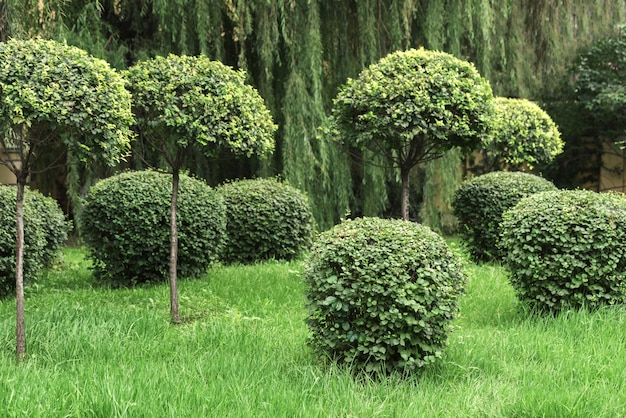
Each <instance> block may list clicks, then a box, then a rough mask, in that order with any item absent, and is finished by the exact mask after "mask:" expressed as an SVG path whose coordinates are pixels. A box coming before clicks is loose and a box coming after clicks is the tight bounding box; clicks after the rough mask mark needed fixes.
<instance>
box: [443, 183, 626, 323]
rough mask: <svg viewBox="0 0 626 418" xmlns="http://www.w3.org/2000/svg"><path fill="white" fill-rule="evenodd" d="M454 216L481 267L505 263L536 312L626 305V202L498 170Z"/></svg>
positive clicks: (465, 193) (458, 204) (461, 195)
mask: <svg viewBox="0 0 626 418" xmlns="http://www.w3.org/2000/svg"><path fill="white" fill-rule="evenodd" d="M453 206H454V212H455V214H456V215H457V217H458V218H459V223H460V226H461V231H462V238H463V240H464V241H465V243H466V245H467V247H468V248H469V251H470V254H471V256H472V258H473V259H474V260H476V261H486V260H497V261H502V262H503V263H504V264H505V265H506V267H507V268H508V270H509V272H510V282H511V284H512V286H513V287H514V289H515V292H516V294H517V296H518V298H519V299H520V301H522V302H523V303H524V304H525V305H526V306H528V307H530V308H531V309H533V310H536V311H544V312H558V311H560V310H562V309H564V308H579V307H583V306H584V307H587V308H591V309H593V308H597V307H598V306H602V305H612V304H621V303H624V302H626V198H625V197H624V196H623V195H621V194H615V193H595V192H592V191H587V190H557V189H556V188H555V187H554V186H553V185H552V184H551V183H549V182H548V181H546V180H544V179H542V178H540V177H537V176H534V175H531V174H525V173H518V172H493V173H488V174H485V175H482V176H479V177H476V178H473V179H471V180H470V181H468V182H466V183H464V184H463V185H462V186H461V188H459V189H458V190H457V192H456V194H455V198H454V203H453Z"/></svg>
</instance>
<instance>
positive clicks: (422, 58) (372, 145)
mask: <svg viewBox="0 0 626 418" xmlns="http://www.w3.org/2000/svg"><path fill="white" fill-rule="evenodd" d="M492 113H493V95H492V92H491V87H490V86H489V83H488V82H487V80H485V79H484V78H483V77H481V76H480V75H479V74H478V71H476V69H475V68H474V66H473V65H472V64H470V63H469V62H466V61H463V60H460V59H458V58H455V57H454V56H452V55H450V54H447V53H444V52H436V51H427V50H425V49H423V48H421V49H410V50H407V51H401V52H395V53H393V54H390V55H388V56H386V57H385V58H383V59H381V60H380V61H379V62H378V63H376V64H373V65H371V66H369V67H368V68H366V69H365V70H363V71H362V72H361V74H360V75H359V77H358V78H357V79H349V80H348V82H347V83H346V85H345V86H343V87H342V88H341V90H340V91H339V94H338V95H337V98H336V99H335V100H334V102H333V109H332V115H331V118H332V122H333V125H334V127H335V128H336V132H335V134H336V136H337V140H338V141H339V142H340V143H342V144H344V145H345V146H348V147H354V148H357V149H369V150H371V151H372V152H374V153H375V154H376V155H381V156H383V157H384V159H385V160H386V162H387V164H388V165H389V166H390V167H393V168H397V169H399V170H400V177H401V179H402V197H401V199H400V201H401V213H402V217H403V218H404V219H406V220H408V219H409V173H410V171H411V169H412V168H413V167H415V166H416V165H418V164H420V163H423V162H425V161H429V160H432V159H436V158H439V157H441V156H442V155H443V153H444V152H445V151H448V150H450V149H451V148H454V147H461V148H463V149H466V150H470V149H475V148H477V147H478V145H479V144H480V142H481V140H482V139H483V138H485V137H486V135H487V134H488V133H489V130H490V125H491V116H492Z"/></svg>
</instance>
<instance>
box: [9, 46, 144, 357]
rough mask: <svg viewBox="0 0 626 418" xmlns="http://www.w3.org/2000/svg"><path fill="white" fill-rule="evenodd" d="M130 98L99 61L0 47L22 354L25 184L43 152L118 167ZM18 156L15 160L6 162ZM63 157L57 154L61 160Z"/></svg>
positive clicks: (71, 53)
mask: <svg viewBox="0 0 626 418" xmlns="http://www.w3.org/2000/svg"><path fill="white" fill-rule="evenodd" d="M132 120H133V118H132V113H131V108H130V94H129V93H128V91H126V90H125V88H124V80H123V79H122V78H121V77H120V75H119V74H118V73H116V72H115V71H114V70H113V69H111V68H110V67H109V65H108V64H107V63H106V62H105V61H102V60H99V59H96V58H93V57H91V56H89V55H88V54H87V53H86V52H85V51H82V50H80V49H78V48H75V47H70V46H68V45H64V44H60V43H58V42H54V41H46V40H42V39H34V40H19V39H11V40H9V41H7V42H4V43H0V162H1V163H2V164H4V165H6V166H7V167H8V168H9V169H10V170H11V171H12V172H13V174H15V177H16V181H17V190H16V192H17V199H16V209H17V210H16V219H17V222H16V223H17V231H16V233H17V240H16V251H15V252H16V268H15V271H16V298H17V308H16V311H17V314H16V316H17V320H16V322H17V326H16V328H17V331H16V334H17V357H18V360H21V359H22V358H23V356H24V353H25V349H26V337H25V331H24V286H23V282H24V277H23V261H24V247H23V243H24V223H23V216H24V208H23V201H24V186H25V184H26V181H27V179H28V176H29V175H30V174H31V172H32V167H33V164H34V162H35V161H36V159H37V156H38V155H40V153H41V152H42V151H43V150H44V149H46V148H49V147H51V146H53V145H62V146H63V147H64V148H65V149H66V150H67V151H68V152H69V153H71V154H72V156H73V158H75V159H77V160H82V161H84V162H96V161H102V162H104V163H106V164H107V165H114V164H116V163H117V162H118V161H119V160H120V158H121V157H122V155H123V154H124V153H125V152H126V151H127V150H128V149H129V141H130V138H131V131H130V129H129V125H130V124H131V123H132ZM10 154H17V156H18V161H17V162H15V161H13V160H12V159H11V158H5V156H7V155H10ZM63 157H64V154H63V153H61V154H60V155H59V156H58V160H57V161H56V163H57V164H58V162H59V161H62V159H63Z"/></svg>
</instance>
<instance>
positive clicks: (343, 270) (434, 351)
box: [304, 218, 465, 374]
mask: <svg viewBox="0 0 626 418" xmlns="http://www.w3.org/2000/svg"><path fill="white" fill-rule="evenodd" d="M304 280H305V283H306V286H307V287H306V298H307V307H308V309H309V315H308V318H307V320H306V322H307V325H308V327H309V329H310V331H311V337H310V338H309V345H310V346H311V347H312V349H313V350H314V352H315V353H316V354H318V355H320V356H322V357H326V358H329V359H331V360H334V361H337V362H338V363H339V364H341V365H348V366H353V367H354V368H355V369H356V370H363V371H366V372H372V373H381V374H384V373H387V372H391V371H399V372H401V373H408V372H412V371H416V370H419V369H421V368H423V367H425V366H427V365H428V364H431V363H433V362H434V361H435V360H436V359H437V358H440V357H441V355H442V352H443V350H444V347H445V344H446V341H447V334H448V325H449V323H450V321H451V320H452V319H453V318H454V317H455V316H456V314H457V312H458V298H459V295H461V294H462V292H463V289H464V285H465V277H464V276H463V273H462V271H461V268H460V262H459V259H458V258H457V257H456V256H455V255H454V254H452V253H451V252H450V250H449V248H448V246H447V244H446V243H445V241H444V240H443V238H441V237H440V236H439V235H437V234H435V233H434V232H432V231H431V230H430V229H429V228H428V227H425V226H422V225H419V224H416V223H411V222H406V221H403V220H384V219H378V218H359V219H355V220H347V221H345V222H343V223H341V224H339V225H337V226H335V227H334V228H333V229H331V230H329V231H326V232H323V233H322V234H321V235H320V237H319V239H318V240H317V241H316V242H315V243H314V244H313V247H312V249H311V252H310V255H309V257H308V259H307V261H306V267H305V270H304Z"/></svg>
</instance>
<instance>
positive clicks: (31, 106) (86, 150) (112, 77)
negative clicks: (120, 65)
mask: <svg viewBox="0 0 626 418" xmlns="http://www.w3.org/2000/svg"><path fill="white" fill-rule="evenodd" d="M0 91H1V92H2V94H1V95H0V128H1V130H2V132H13V135H12V136H11V139H7V138H5V137H4V136H3V138H2V141H3V145H4V146H9V147H11V146H14V147H16V148H18V149H19V150H20V151H21V154H22V155H21V157H22V161H23V162H25V163H31V161H32V160H33V159H34V156H36V155H37V153H39V152H42V151H44V150H45V148H46V147H49V145H50V141H52V140H55V139H58V138H61V139H62V140H63V143H64V144H65V145H66V146H67V148H68V150H69V151H70V153H71V154H72V155H73V156H74V157H75V158H76V159H78V160H84V161H92V162H93V161H103V162H105V163H106V164H109V165H113V164H115V163H116V162H118V161H119V160H120V157H121V153H120V151H122V152H124V151H126V150H127V149H128V148H129V140H130V137H131V132H130V130H129V125H130V124H131V123H132V120H133V118H132V113H131V108H130V94H129V93H128V91H127V90H126V89H125V87H124V80H123V79H122V77H121V76H120V75H119V74H118V73H117V72H115V70H113V69H111V68H110V66H109V64H107V63H106V62H105V61H103V60H100V59H97V58H93V57H91V56H89V55H88V54H87V53H86V52H85V51H83V50H81V49H78V48H75V47H71V46H68V45H65V44H61V43H58V42H55V41H48V40H42V39H33V40H20V39H11V40H9V41H7V42H4V43H0ZM5 141H6V143H5ZM24 168H27V167H24Z"/></svg>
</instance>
